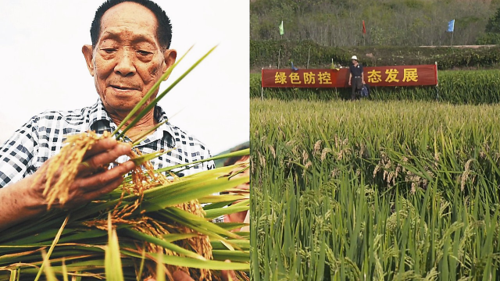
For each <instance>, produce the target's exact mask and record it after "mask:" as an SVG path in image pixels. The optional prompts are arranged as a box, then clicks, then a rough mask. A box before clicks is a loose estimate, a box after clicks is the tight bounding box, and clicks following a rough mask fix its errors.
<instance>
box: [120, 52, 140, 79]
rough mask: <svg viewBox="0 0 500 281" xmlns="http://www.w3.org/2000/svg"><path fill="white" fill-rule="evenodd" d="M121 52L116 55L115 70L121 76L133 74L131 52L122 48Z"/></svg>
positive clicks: (133, 67)
mask: <svg viewBox="0 0 500 281" xmlns="http://www.w3.org/2000/svg"><path fill="white" fill-rule="evenodd" d="M120 53H121V54H120V55H119V56H118V57H117V63H116V66H115V72H116V73H118V74H120V75H122V76H130V75H134V74H135V70H136V69H135V65H134V58H133V55H134V54H133V52H131V51H130V50H122V51H121V52H120Z"/></svg>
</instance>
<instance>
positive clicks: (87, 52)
mask: <svg viewBox="0 0 500 281" xmlns="http://www.w3.org/2000/svg"><path fill="white" fill-rule="evenodd" d="M92 50H93V49H92V45H83V47H82V53H83V56H84V57H85V62H86V63H87V68H88V70H89V72H90V75H92V76H94V63H93V61H92V58H93V52H92Z"/></svg>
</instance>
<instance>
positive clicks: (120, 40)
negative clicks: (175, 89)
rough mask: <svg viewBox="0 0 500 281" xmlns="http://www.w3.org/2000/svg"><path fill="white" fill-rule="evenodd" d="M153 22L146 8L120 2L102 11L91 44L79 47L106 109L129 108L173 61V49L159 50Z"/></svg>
mask: <svg viewBox="0 0 500 281" xmlns="http://www.w3.org/2000/svg"><path fill="white" fill-rule="evenodd" d="M157 25H158V24H157V20H156V18H155V16H154V14H153V13H152V12H151V11H150V10H148V9H147V8H145V7H143V6H142V5H139V4H137V3H133V2H124V3H121V4H118V5H116V6H114V7H112V8H111V9H109V10H108V11H106V13H104V15H103V17H102V19H101V30H100V35H99V40H98V42H97V44H96V46H95V48H92V46H88V45H87V46H84V47H83V49H82V51H83V53H84V56H85V59H86V61H87V66H88V68H89V71H90V74H91V75H92V76H93V77H94V82H95V87H96V90H97V92H98V94H99V96H100V97H101V99H102V101H103V104H104V107H105V108H106V110H107V111H108V112H109V113H112V114H113V113H115V114H120V113H123V114H126V113H128V112H129V111H130V110H132V109H133V108H134V106H135V105H136V104H137V103H138V102H139V101H140V100H141V99H142V97H144V96H145V95H146V94H147V92H148V91H149V89H151V88H152V87H153V85H154V84H155V82H156V81H157V80H158V79H159V78H160V77H161V76H162V74H163V73H164V72H165V71H166V70H167V68H168V67H169V66H171V65H172V64H173V63H174V62H175V58H176V52H175V50H162V48H161V47H160V45H159V43H158V40H157V36H156V29H157ZM157 92H158V91H157ZM157 92H156V93H155V94H154V95H153V97H152V98H151V99H150V100H152V99H153V98H154V97H156V94H157Z"/></svg>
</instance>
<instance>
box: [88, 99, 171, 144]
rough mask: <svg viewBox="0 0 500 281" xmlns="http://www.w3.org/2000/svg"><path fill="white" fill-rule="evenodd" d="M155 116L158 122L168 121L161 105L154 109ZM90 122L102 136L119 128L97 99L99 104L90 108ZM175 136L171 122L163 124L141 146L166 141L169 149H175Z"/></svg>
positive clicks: (94, 129) (91, 126)
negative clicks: (105, 132)
mask: <svg viewBox="0 0 500 281" xmlns="http://www.w3.org/2000/svg"><path fill="white" fill-rule="evenodd" d="M154 116H155V119H156V120H157V121H158V122H163V121H165V120H168V117H167V114H166V113H165V111H164V110H163V109H162V108H161V107H160V106H159V105H156V106H155V108H154ZM89 120H90V121H89V127H90V129H91V130H93V131H95V132H96V133H98V134H102V133H103V132H104V131H114V130H116V128H117V127H118V126H117V125H116V124H115V123H114V122H113V120H112V119H111V117H109V115H108V113H107V112H106V109H104V105H103V104H102V101H101V99H100V98H99V99H97V102H96V103H95V104H94V105H92V107H91V108H90V113H89ZM174 136H175V134H174V129H173V127H172V125H171V124H170V123H169V122H166V123H165V124H162V125H161V126H160V127H159V128H158V129H156V131H155V132H154V133H153V134H151V135H149V136H148V137H147V138H146V139H145V140H143V141H142V142H141V143H140V144H139V145H141V144H148V143H150V142H153V141H157V140H161V139H165V140H167V141H168V146H169V147H174V146H175V137H174Z"/></svg>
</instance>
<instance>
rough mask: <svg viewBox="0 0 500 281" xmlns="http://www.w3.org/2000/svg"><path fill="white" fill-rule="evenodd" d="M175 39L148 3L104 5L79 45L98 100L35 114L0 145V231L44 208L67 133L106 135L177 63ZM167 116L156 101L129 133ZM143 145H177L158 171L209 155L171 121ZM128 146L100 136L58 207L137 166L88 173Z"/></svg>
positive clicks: (113, 183) (97, 191)
mask: <svg viewBox="0 0 500 281" xmlns="http://www.w3.org/2000/svg"><path fill="white" fill-rule="evenodd" d="M171 37H172V32H171V25H170V20H169V18H168V17H167V15H166V14H165V12H164V11H163V10H162V9H161V8H160V7H159V6H158V5H156V4H155V3H153V2H151V1H148V0H133V1H123V0H122V1H120V0H108V1H106V2H105V3H104V4H103V5H102V6H101V7H99V9H98V10H97V11H96V13H95V18H94V21H93V22H92V26H91V39H92V45H85V46H83V48H82V52H83V55H84V57H85V61H86V63H87V67H88V70H89V72H90V74H91V75H92V76H93V77H94V82H95V88H96V90H97V93H98V95H99V99H98V101H97V102H96V103H95V104H94V105H92V106H89V107H84V108H82V109H80V110H74V111H50V112H44V113H41V114H39V115H36V116H34V117H33V118H31V120H29V121H28V122H27V123H26V124H25V125H24V126H23V127H22V128H20V129H19V130H17V131H16V132H15V133H14V135H13V136H12V137H11V138H10V139H9V140H7V141H6V142H5V144H4V145H3V146H1V147H0V187H1V188H0V201H1V204H0V229H5V228H7V227H9V226H12V225H15V224H16V223H19V222H22V221H24V220H26V219H29V218H32V217H36V216H40V215H42V214H43V213H44V212H45V211H46V209H47V203H46V201H45V197H44V196H43V195H42V190H43V185H44V181H45V175H44V174H40V173H41V172H40V171H41V169H40V168H41V167H42V166H43V165H47V163H48V162H49V161H51V157H53V156H54V155H55V154H57V153H58V151H59V150H60V149H61V146H62V141H63V140H64V139H65V137H66V136H67V135H71V134H77V133H81V132H86V131H89V130H94V131H96V132H97V133H98V134H102V133H103V132H104V131H113V130H114V129H116V127H117V124H120V123H121V121H122V120H123V118H124V117H125V116H126V115H127V114H128V113H129V112H130V111H131V110H132V108H133V107H134V106H135V105H136V104H137V102H138V101H139V100H140V99H141V98H142V97H143V96H144V95H145V94H146V93H147V92H148V91H149V89H151V88H152V87H153V85H154V83H155V82H156V81H157V80H158V79H159V78H160V77H161V76H162V74H163V73H164V72H165V71H166V70H167V69H168V68H169V67H170V66H172V65H173V64H174V62H175V60H176V56H177V53H176V51H175V50H172V49H169V48H170V41H171ZM156 94H157V93H156ZM156 94H155V95H153V98H154V97H155V96H156ZM166 119H167V116H166V114H165V112H164V111H163V110H162V109H161V108H160V107H158V106H157V107H156V108H154V110H151V111H150V112H148V114H146V115H145V116H144V117H143V118H142V119H141V120H140V122H138V123H137V125H135V126H134V128H133V129H131V130H130V131H129V132H128V133H127V137H129V138H130V139H131V140H135V139H136V138H137V137H138V136H141V135H143V134H144V133H146V132H148V131H150V130H151V128H153V127H154V126H155V125H157V124H158V123H160V122H163V121H165V120H166ZM138 148H139V149H140V150H141V151H142V152H143V153H149V152H152V151H157V150H160V149H172V148H175V150H173V151H172V152H171V153H169V154H167V155H163V156H162V157H159V158H158V159H155V160H153V161H152V162H153V165H154V166H155V168H161V167H164V166H170V165H176V164H181V163H188V162H192V161H196V160H201V159H206V158H208V157H210V152H209V150H208V149H207V148H206V147H205V146H204V145H203V143H201V142H200V141H198V140H197V139H195V138H193V137H192V136H189V135H187V134H186V133H185V132H183V131H182V130H181V129H179V128H178V127H176V126H173V125H171V124H169V123H165V124H163V125H161V126H160V127H159V128H158V129H156V130H155V131H153V132H152V133H150V134H149V135H148V136H147V138H146V139H145V140H143V141H142V142H141V143H140V144H139V145H138ZM130 150H131V147H130V146H129V145H124V144H119V143H117V142H116V141H115V140H113V139H111V138H108V139H104V140H101V141H99V142H98V143H97V144H96V145H94V146H93V147H92V149H91V150H90V151H88V152H87V153H86V155H85V157H84V161H86V162H87V163H89V164H90V166H89V167H88V166H83V165H82V167H81V169H79V174H78V175H77V177H76V179H75V182H74V183H73V185H72V186H71V190H70V194H69V196H70V197H69V200H68V201H67V203H66V204H65V205H64V206H58V205H56V207H59V208H63V207H64V208H71V207H72V206H77V205H80V204H83V203H86V202H89V201H91V200H93V199H95V198H97V197H99V196H101V195H103V194H105V193H107V192H110V191H112V190H113V189H115V188H116V187H118V185H119V184H120V183H121V181H122V176H123V175H124V174H126V173H128V172H129V171H131V170H132V169H133V168H134V164H133V162H132V161H121V162H122V163H121V164H119V165H116V166H115V167H113V168H112V169H109V170H106V171H102V172H98V173H93V174H92V175H89V170H94V169H95V168H96V167H100V166H102V165H104V164H108V163H112V162H114V161H115V160H116V159H117V158H120V157H121V159H122V158H123V157H124V155H126V154H128V153H129V152H130ZM118 162H120V161H118ZM212 168H214V163H213V162H212V161H209V162H205V163H203V164H200V165H198V166H195V167H193V168H191V169H189V170H186V171H184V175H186V174H189V173H194V172H198V171H202V170H207V169H212Z"/></svg>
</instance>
